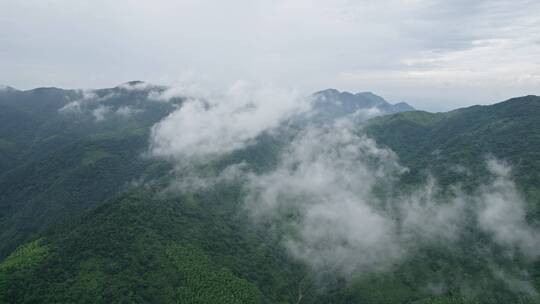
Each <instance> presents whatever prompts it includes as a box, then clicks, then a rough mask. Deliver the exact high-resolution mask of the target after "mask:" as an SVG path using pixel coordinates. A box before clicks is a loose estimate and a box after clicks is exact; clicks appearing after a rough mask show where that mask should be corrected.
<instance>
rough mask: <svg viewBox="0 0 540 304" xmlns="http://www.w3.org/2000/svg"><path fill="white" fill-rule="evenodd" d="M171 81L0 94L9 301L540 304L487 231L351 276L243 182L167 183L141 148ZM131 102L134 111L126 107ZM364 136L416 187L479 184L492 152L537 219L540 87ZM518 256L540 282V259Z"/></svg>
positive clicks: (266, 151) (281, 141)
mask: <svg viewBox="0 0 540 304" xmlns="http://www.w3.org/2000/svg"><path fill="white" fill-rule="evenodd" d="M132 85H135V84H132ZM159 90H162V88H159V87H154V88H151V89H148V88H147V89H145V90H128V89H126V87H123V88H122V87H119V88H113V89H106V90H99V91H97V92H96V94H97V97H96V96H93V97H92V98H87V99H88V100H96V99H99V97H102V100H100V101H97V102H94V103H92V102H89V104H90V105H91V106H89V107H88V108H85V107H82V108H79V109H75V110H72V111H66V110H59V109H61V108H62V107H65V106H66V105H67V104H69V103H70V102H72V101H76V100H80V99H81V98H84V96H83V95H84V94H83V93H82V92H79V91H64V90H59V89H37V90H32V91H24V92H21V91H13V90H9V91H2V92H0V168H1V169H0V172H1V174H0V303H426V304H427V303H430V304H438V303H441V304H442V303H445V304H446V303H520V302H521V303H537V302H538V298H535V297H534V296H531V295H530V293H523V292H515V291H513V290H511V288H509V287H508V285H507V284H505V283H504V282H503V281H502V280H500V279H498V278H496V277H495V275H494V274H493V272H491V271H489V269H488V268H487V266H486V265H487V264H489V263H490V262H493V261H488V260H486V259H484V258H483V257H481V256H479V255H478V256H476V255H477V254H478V253H479V250H480V249H481V248H480V247H478V248H476V247H475V245H474V244H475V243H476V242H482V241H484V240H483V239H479V238H481V237H483V236H478V235H471V236H470V237H469V238H465V239H464V240H463V241H462V242H463V244H460V246H456V247H451V246H448V245H445V244H437V246H432V247H429V248H426V249H425V250H421V251H419V252H417V254H416V255H415V256H414V257H413V258H411V259H410V260H407V261H405V262H403V263H401V264H399V265H396V266H395V267H394V268H393V269H392V271H390V272H385V273H372V274H366V275H361V276H359V277H358V278H356V279H355V280H352V281H346V280H344V279H343V278H340V277H339V275H327V274H324V275H323V274H317V273H312V272H311V271H310V270H309V269H308V267H307V266H305V265H303V264H302V263H300V262H298V261H295V260H293V259H291V258H290V256H289V255H288V254H287V252H286V251H285V250H284V249H283V246H282V244H280V241H279V240H280V238H279V235H277V234H278V232H277V231H275V230H272V229H268V227H264V226H263V225H256V224H254V223H253V222H252V221H251V220H250V218H248V217H247V216H246V214H245V212H246V211H245V209H244V208H243V196H244V193H243V190H242V188H241V187H239V186H237V185H231V184H217V185H216V186H215V187H213V188H212V189H207V190H204V191H203V190H201V191H198V192H196V193H176V192H175V193H169V192H167V191H164V189H165V188H166V187H167V186H168V185H169V182H170V178H171V177H172V176H171V172H170V170H171V166H170V164H168V163H167V162H163V161H158V160H156V159H149V158H146V157H144V152H145V151H146V150H147V147H148V137H149V132H150V127H151V126H152V125H153V124H155V123H156V122H157V121H159V120H160V119H162V118H163V117H164V116H165V115H167V114H168V113H170V112H171V111H172V110H173V109H174V106H173V104H174V102H173V103H164V102H159V101H153V100H151V98H149V94H151V92H152V91H159ZM87 102H88V101H87ZM176 102H181V100H177V101H176ZM100 105H101V106H108V107H109V108H108V109H107V110H106V111H102V113H105V114H104V115H108V117H105V119H103V120H100V116H99V114H100V113H99V112H97V113H96V112H94V111H95V110H96V109H99V106H100ZM128 106H129V107H131V110H133V111H132V113H131V114H130V115H123V114H120V113H117V112H115V111H117V110H118V109H120V108H121V107H128ZM101 109H102V110H103V108H101ZM137 110H140V111H137ZM95 114H97V116H96V115H95ZM359 129H360V128H359ZM365 130H366V131H367V132H368V133H369V134H370V135H371V136H373V137H374V138H376V139H377V141H378V142H379V143H380V144H382V145H384V146H388V147H390V148H391V149H392V150H394V151H395V152H396V153H397V154H398V155H399V157H400V160H401V161H402V163H403V164H404V165H406V166H408V167H409V168H411V171H410V173H408V174H407V175H405V176H404V181H403V182H404V183H405V184H406V185H411V187H412V186H413V185H414V184H415V183H417V182H419V181H420V180H422V179H424V178H425V175H424V174H423V172H424V171H425V170H429V171H430V172H432V173H433V174H435V175H437V178H438V179H439V180H440V181H441V183H442V184H447V185H449V184H453V183H455V182H456V181H457V182H462V183H464V184H467V185H473V184H477V183H480V182H481V176H484V175H485V174H484V173H485V166H483V159H484V157H485V155H486V154H493V155H494V156H496V157H498V158H501V159H503V160H505V161H507V162H508V163H510V164H511V165H512V166H513V168H514V172H513V173H514V175H515V178H516V181H517V182H518V186H519V187H520V188H521V189H523V191H524V192H525V193H526V194H527V201H528V202H529V204H530V214H529V217H530V219H531V221H532V222H534V221H535V220H538V219H540V213H539V211H538V210H540V204H539V199H540V195H539V194H540V182H539V181H540V176H539V174H540V173H539V172H540V171H539V170H540V98H539V97H535V96H527V97H522V98H517V99H512V100H509V101H506V102H503V103H499V104H496V105H493V106H475V107H470V108H465V109H460V110H456V111H452V112H448V113H436V114H432V113H425V112H419V111H414V112H406V113H398V114H394V115H390V116H385V117H381V118H377V119H374V120H372V121H370V123H369V124H368V125H367V126H366V127H365ZM286 141H287V137H282V138H278V139H276V138H274V137H272V136H270V135H268V134H264V135H262V136H261V137H260V138H259V140H258V142H257V143H256V144H254V145H252V146H249V147H248V148H246V149H245V150H241V151H236V152H234V153H232V154H231V155H228V156H227V157H225V158H224V159H222V160H221V161H220V162H218V163H217V164H212V166H214V167H216V168H220V167H223V166H226V164H228V163H236V162H238V160H244V161H245V162H246V163H247V164H248V165H249V166H252V167H253V168H254V170H256V171H264V170H266V169H267V168H268V167H271V166H272V165H273V164H274V163H275V162H276V161H277V157H276V155H277V154H278V153H279V151H280V149H281V147H282V146H283V145H285V144H286ZM449 164H452V165H455V164H457V165H461V166H462V167H463V168H468V169H469V170H470V171H472V173H467V172H465V171H462V170H457V169H456V167H450V166H449ZM205 169H208V170H211V169H212V168H205ZM482 248H483V247H482ZM494 250H496V248H495V249H494ZM501 260H503V259H502V258H501ZM501 263H508V262H507V260H504V261H502V262H501ZM514 263H516V265H518V266H520V267H526V268H527V269H528V272H529V275H530V276H529V277H524V280H527V283H530V284H531V286H533V288H535V289H536V290H540V263H532V264H531V263H530V262H525V261H521V260H520V259H519V257H518V258H516V260H515V261H514ZM507 266H508V269H509V271H514V270H515V269H518V268H515V267H513V266H515V265H507ZM516 271H517V270H516ZM516 275H517V276H519V275H520V273H517V274H516ZM437 282H443V283H444V288H439V286H435V285H437V284H436V283H437ZM535 301H536V302H535Z"/></svg>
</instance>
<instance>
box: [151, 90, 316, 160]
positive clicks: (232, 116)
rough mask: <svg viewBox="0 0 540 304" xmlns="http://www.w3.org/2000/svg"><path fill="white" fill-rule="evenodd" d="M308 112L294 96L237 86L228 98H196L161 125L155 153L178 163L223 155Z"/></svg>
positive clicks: (303, 102)
mask: <svg viewBox="0 0 540 304" xmlns="http://www.w3.org/2000/svg"><path fill="white" fill-rule="evenodd" d="M181 95H182V96H185V95H184V94H181ZM308 108H309V104H308V101H307V100H306V99H304V98H300V97H298V96H297V94H296V93H294V92H291V91H287V90H282V89H273V88H261V87H252V86H249V85H248V84H246V83H244V82H236V83H235V84H234V85H233V86H232V87H231V88H230V89H229V90H228V91H227V93H225V94H223V95H211V96H206V97H201V98H197V97H190V98H189V99H188V100H186V101H185V102H184V103H183V104H182V106H181V107H180V108H179V109H177V110H176V111H174V112H173V113H171V114H170V115H169V116H167V117H166V118H165V119H163V120H162V121H161V122H159V123H158V124H156V125H155V126H154V127H153V128H152V136H151V146H150V152H151V154H153V155H155V156H161V157H171V158H177V159H182V158H195V157H196V158H198V157H212V156H214V155H216V154H217V155H221V154H223V153H227V152H231V151H234V150H236V149H239V148H242V147H244V146H245V145H246V144H248V143H249V141H250V140H253V139H254V138H255V137H257V136H258V135H260V134H261V133H262V132H264V131H268V130H271V129H272V128H274V127H277V126H278V125H279V123H281V122H282V121H284V120H285V119H287V118H289V117H291V116H293V115H295V114H297V113H300V112H301V111H305V110H307V109H308Z"/></svg>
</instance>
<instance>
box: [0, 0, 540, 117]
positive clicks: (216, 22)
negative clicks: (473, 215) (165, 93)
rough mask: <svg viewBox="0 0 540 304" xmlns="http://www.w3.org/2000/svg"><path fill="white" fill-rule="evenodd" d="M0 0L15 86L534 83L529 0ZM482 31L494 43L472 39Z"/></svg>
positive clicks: (2, 64) (506, 86)
mask: <svg viewBox="0 0 540 304" xmlns="http://www.w3.org/2000/svg"><path fill="white" fill-rule="evenodd" d="M0 3H2V7H3V9H2V11H1V12H0V28H3V29H6V31H7V29H9V32H6V33H5V35H0V37H1V38H0V45H1V46H2V47H1V48H0V52H1V53H2V56H1V59H0V83H4V84H7V85H13V86H16V87H21V88H30V87H35V86H51V85H52V86H63V87H82V88H88V87H104V86H110V85H111V84H115V83H121V82H124V81H126V80H131V79H145V80H147V81H149V82H152V83H164V84H173V83H174V82H176V80H177V79H178V78H181V77H182V75H183V74H184V73H194V74H196V75H202V77H208V78H212V81H214V82H215V83H217V84H219V85H220V86H221V87H226V86H227V84H228V83H231V82H233V81H234V80H236V79H247V80H249V81H254V82H257V81H266V82H274V83H276V85H277V86H294V87H297V88H298V89H299V90H300V91H302V95H307V94H308V93H310V92H313V91H317V90H320V89H321V88H325V87H337V88H339V89H343V90H349V91H362V90H371V91H376V92H379V93H380V94H382V95H384V96H387V97H389V98H390V99H393V100H406V101H408V102H412V104H413V105H415V106H417V107H420V108H425V109H435V110H441V109H448V108H453V107H456V106H462V105H467V104H471V103H491V102H495V101H498V100H502V99H504V98H507V97H513V96H516V95H526V94H540V92H539V91H538V72H537V71H538V70H539V68H538V62H537V61H538V54H540V51H539V49H538V48H539V46H538V44H537V43H536V42H537V41H538V32H537V31H536V29H537V28H538V26H539V22H540V17H539V16H540V4H539V3H538V1H526V0H519V1H503V0H497V1H473V2H471V1H423V0H421V1H406V2H403V1H396V0H386V1H379V2H372V1H346V0H338V1H331V2H330V1H323V0H316V1H308V0H299V1H283V0H280V1H266V0H258V1H243V0H236V1H228V2H226V3H216V2H215V1H191V0H183V1H172V0H159V1H154V2H145V1H137V2H135V1H128V0H122V1H114V2H111V1H103V0H99V1H93V2H83V3H74V2H73V1H66V0H61V1H7V0H5V1H0ZM223 11H227V12H228V14H220V13H218V12H223ZM67 24H69V25H70V26H66V25H67ZM57 33H62V34H61V35H57ZM494 40H501V41H502V40H504V41H506V43H505V44H496V45H491V46H489V47H486V46H485V45H484V46H481V45H480V44H481V43H483V42H486V41H494ZM73 41H77V43H73ZM479 43H480V44H479ZM36 49H39V50H40V51H39V52H35V51H34V50H36ZM471 84H474V87H473V88H471Z"/></svg>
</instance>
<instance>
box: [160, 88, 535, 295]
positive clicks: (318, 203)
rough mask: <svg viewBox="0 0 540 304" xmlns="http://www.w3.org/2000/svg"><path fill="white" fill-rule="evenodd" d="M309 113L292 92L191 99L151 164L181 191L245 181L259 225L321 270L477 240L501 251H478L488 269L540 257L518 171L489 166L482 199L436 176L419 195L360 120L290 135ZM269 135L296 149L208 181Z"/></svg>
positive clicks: (243, 91) (369, 264) (164, 131)
mask: <svg viewBox="0 0 540 304" xmlns="http://www.w3.org/2000/svg"><path fill="white" fill-rule="evenodd" d="M309 108H310V106H309V101H308V100H306V99H301V98H298V97H297V96H295V95H294V94H290V93H289V92H286V91H281V90H277V91H276V90H267V89H264V90H261V89H259V88H253V87H249V86H247V85H246V84H244V83H238V84H236V85H235V86H233V87H232V88H231V90H230V91H229V92H227V93H226V94H224V95H218V97H211V98H210V97H208V96H206V97H205V98H190V99H187V101H185V102H184V103H183V105H182V106H181V107H179V108H178V109H177V110H176V111H175V112H173V113H172V114H170V115H169V116H167V117H166V118H165V119H164V120H162V121H161V122H160V123H158V124H156V125H155V126H154V127H153V129H152V136H151V143H150V154H152V155H154V156H156V157H164V158H167V159H169V160H172V161H174V162H175V164H176V166H177V181H175V183H177V185H176V186H178V185H181V186H179V187H176V189H180V190H181V191H197V190H199V189H201V188H208V187H211V186H212V185H215V184H217V183H231V182H235V183H238V182H239V181H240V184H241V186H242V187H243V189H244V191H245V193H247V194H246V196H245V208H246V209H247V210H248V213H249V214H250V216H251V218H252V219H253V221H254V222H255V223H266V224H270V225H269V226H271V227H273V229H276V231H278V232H279V234H280V235H281V236H282V243H283V245H284V246H285V248H286V249H287V250H288V251H289V253H290V254H291V255H292V256H294V257H295V258H297V259H299V260H301V261H303V262H305V263H306V264H308V265H310V266H311V267H312V269H314V270H315V271H324V272H326V271H332V272H334V273H339V274H341V275H344V276H345V277H354V276H356V275H358V274H361V273H372V272H378V271H384V270H389V269H391V268H392V267H394V266H395V265H399V264H400V263H401V262H402V261H404V260H406V259H407V258H409V257H413V256H414V254H415V253H416V252H418V250H421V249H422V248H427V247H429V246H436V245H438V244H439V245H440V244H443V245H444V246H450V244H455V245H456V246H458V244H459V243H460V241H462V240H463V239H464V238H465V237H467V236H468V235H469V234H470V233H475V234H478V235H480V234H481V235H485V236H486V238H487V239H489V240H491V241H490V242H488V243H486V244H477V245H478V246H480V247H482V246H486V247H485V248H484V249H481V250H480V251H481V252H484V253H482V254H485V256H482V257H476V258H479V259H480V260H481V261H483V262H485V263H487V262H489V263H494V265H496V262H494V261H495V260H496V259H494V257H493V256H491V255H492V254H493V252H494V251H493V248H492V247H489V246H492V245H495V246H499V247H500V248H499V249H498V250H500V252H501V253H502V254H503V255H504V256H505V258H506V259H510V260H512V259H513V258H514V257H515V256H516V254H519V255H520V256H524V257H525V258H528V259H535V258H537V257H538V256H539V255H540V231H539V230H538V229H537V228H535V227H534V226H533V225H531V224H530V223H528V221H527V219H526V213H527V210H526V204H525V201H524V199H523V197H522V196H521V195H520V193H519V191H518V189H517V187H516V185H515V183H514V182H513V181H512V174H511V172H512V171H511V167H510V166H509V165H507V164H505V163H504V162H502V161H499V160H497V159H494V158H488V159H487V160H486V168H487V169H488V171H489V174H490V176H489V178H487V179H488V180H490V182H487V183H485V184H484V185H482V186H480V187H478V188H477V189H476V190H474V191H466V190H464V189H461V188H460V187H459V186H458V185H454V186H450V187H445V188H444V189H442V188H441V187H440V186H439V185H438V183H437V180H436V178H434V177H431V178H428V181H427V182H425V183H423V184H417V185H414V190H410V187H409V188H407V187H404V185H403V183H402V182H401V177H402V175H403V174H404V173H405V172H407V171H408V169H407V168H406V167H404V166H402V165H401V164H400V162H399V158H398V156H397V155H396V154H395V153H394V152H393V151H391V150H390V149H388V148H384V147H381V146H379V145H378V144H377V143H376V142H375V140H373V139H372V138H369V137H368V136H366V135H365V134H364V132H363V131H362V128H361V126H360V125H359V124H358V119H357V118H358V114H357V113H356V114H351V115H349V116H347V117H343V118H341V119H338V120H337V121H331V122H327V123H325V124H320V123H317V124H311V123H309V122H304V124H301V130H299V129H295V130H296V131H294V132H293V133H288V134H282V133H280V132H285V133H286V132H288V130H287V128H284V129H279V128H277V127H278V126H280V125H281V124H282V123H284V122H285V121H287V120H288V119H290V118H292V117H295V115H297V114H298V113H306V111H308V110H309ZM302 117H303V118H302V119H304V118H305V117H309V114H308V115H304V116H302ZM367 117H369V115H367ZM297 127H298V126H297ZM264 132H270V134H271V135H272V136H275V137H282V136H285V137H290V138H292V139H291V141H290V142H289V143H288V144H287V145H286V147H285V148H284V149H283V150H281V152H280V156H279V157H278V158H279V161H278V163H277V165H276V166H274V167H271V169H267V170H265V171H263V172H254V171H252V170H250V168H249V166H246V164H245V163H244V162H243V160H238V161H237V162H236V163H233V164H232V165H230V166H228V167H226V168H225V169H215V168H212V166H211V165H209V166H208V167H206V168H205V170H204V172H205V173H204V174H201V173H200V172H199V171H198V170H199V169H200V165H208V164H210V163H211V162H213V161H215V160H218V159H219V158H220V157H224V156H226V155H229V154H230V153H231V152H233V151H237V150H241V149H243V148H246V147H248V146H249V145H251V144H257V139H258V137H259V136H260V135H261V134H263V133H264ZM262 161H264V160H262ZM449 166H455V165H454V164H449ZM208 168H212V169H211V170H207V169H208ZM460 171H464V172H465V171H466V172H469V173H470V170H469V169H468V168H460ZM470 174H472V173H470ZM475 246H476V244H475ZM480 251H479V252H480ZM476 253H478V252H476ZM491 269H493V271H492V273H493V276H494V277H496V278H499V279H501V280H502V278H505V280H504V281H505V282H508V286H510V285H512V284H514V285H515V284H517V283H516V282H521V281H522V280H523V278H525V279H526V278H527V273H526V271H525V270H522V269H518V270H515V271H514V272H515V273H518V274H519V276H516V275H513V274H510V273H506V272H505V271H504V270H502V268H499V267H496V266H493V267H491ZM511 282H513V283H511ZM510 283H511V284H510ZM529 287H530V286H525V287H524V288H521V289H520V290H533V289H531V288H529ZM510 288H512V287H510Z"/></svg>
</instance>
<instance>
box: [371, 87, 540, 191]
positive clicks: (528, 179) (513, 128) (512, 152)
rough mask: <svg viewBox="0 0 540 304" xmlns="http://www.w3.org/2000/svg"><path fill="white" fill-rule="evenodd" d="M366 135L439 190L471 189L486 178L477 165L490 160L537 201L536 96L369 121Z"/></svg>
mask: <svg viewBox="0 0 540 304" xmlns="http://www.w3.org/2000/svg"><path fill="white" fill-rule="evenodd" d="M366 130H367V132H368V133H369V134H370V135H371V136H373V137H374V138H376V139H377V141H378V142H379V143H380V144H383V145H386V146H388V147H390V148H391V149H392V150H394V151H395V152H397V153H398V155H399V156H400V159H401V161H402V162H403V163H404V164H405V165H407V166H408V167H409V168H411V169H413V172H411V176H416V178H418V177H419V175H418V173H419V171H422V170H429V171H430V172H432V173H433V174H436V175H437V177H438V178H439V179H440V181H441V182H442V183H444V184H452V183H455V182H456V181H462V182H463V183H464V184H467V183H470V184H475V183H477V182H478V181H480V180H479V177H482V176H483V175H485V174H486V172H485V168H483V167H482V159H483V158H484V157H485V156H489V155H492V156H494V157H497V158H499V159H502V160H505V161H508V162H509V163H510V164H511V165H512V166H513V169H514V174H515V178H516V179H517V181H518V184H519V185H520V186H521V187H523V188H524V190H525V191H526V192H527V193H528V194H530V195H533V196H535V197H537V198H538V197H540V196H539V194H540V193H539V192H538V188H539V184H538V181H539V180H540V97H538V96H525V97H519V98H513V99H510V100H507V101H505V102H501V103H497V104H495V105H492V106H473V107H469V108H463V109H458V110H455V111H451V112H447V113H427V112H419V111H413V112H406V113H398V114H395V115H390V116H385V117H380V118H375V119H373V120H372V121H371V122H370V124H369V125H368V126H367V128H366ZM449 164H451V165H452V166H449ZM465 168H468V170H462V169H465Z"/></svg>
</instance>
